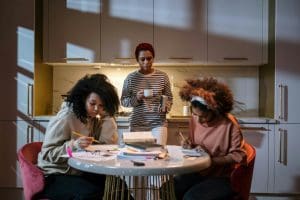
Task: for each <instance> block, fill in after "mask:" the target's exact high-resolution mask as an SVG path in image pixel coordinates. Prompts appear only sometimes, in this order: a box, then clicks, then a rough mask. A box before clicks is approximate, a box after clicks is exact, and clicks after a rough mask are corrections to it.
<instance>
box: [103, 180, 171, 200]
mask: <svg viewBox="0 0 300 200" xmlns="http://www.w3.org/2000/svg"><path fill="white" fill-rule="evenodd" d="M103 199H104V200H119V199H120V200H131V199H136V200H175V199H176V198H175V191H174V180H173V176H172V175H157V176H122V177H119V176H111V175H107V176H106V182H105V191H104V196H103Z"/></svg>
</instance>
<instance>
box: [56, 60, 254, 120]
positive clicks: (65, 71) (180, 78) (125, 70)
mask: <svg viewBox="0 0 300 200" xmlns="http://www.w3.org/2000/svg"><path fill="white" fill-rule="evenodd" d="M137 68H138V67H137V66H132V67H128V66H126V67H124V66H113V67H111V66H102V67H99V66H82V65H81V66H80V65H79V66H76V65H69V64H68V65H55V66H54V67H53V111H54V113H55V112H57V111H58V110H59V106H60V104H61V102H62V97H61V95H62V94H65V93H67V91H68V90H69V89H70V88H71V87H72V86H73V85H74V84H75V82H76V81H77V80H78V79H80V78H81V77H82V76H84V75H85V74H87V73H89V74H91V73H104V74H106V75H108V77H109V79H110V80H111V81H112V83H113V84H114V85H115V86H116V88H117V89H118V93H119V96H121V90H122V85H123V81H124V79H125V77H126V76H127V75H128V74H129V73H130V72H132V71H134V70H136V69H137ZM157 68H158V69H160V70H162V71H164V72H166V73H167V74H168V75H169V78H170V82H171V85H172V91H173V95H174V105H173V108H172V110H171V112H170V114H171V115H182V107H183V105H185V103H184V102H182V101H181V100H180V98H179V96H178V91H179V87H180V86H181V85H182V84H183V83H184V80H185V79H187V78H197V77H202V76H214V77H217V78H218V79H220V80H222V81H224V82H226V83H227V84H228V85H229V86H230V88H231V89H232V91H233V93H234V98H235V100H236V101H238V102H240V104H239V103H237V104H235V110H234V113H235V114H236V115H237V116H243V117H257V116H258V108H259V81H258V74H259V73H258V67H253V66H242V67H237V66H236V67H229V66H218V67H217V66H184V65H181V66H178V65H177V66H157ZM121 111H130V109H128V108H121Z"/></svg>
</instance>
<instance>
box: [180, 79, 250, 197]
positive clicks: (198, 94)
mask: <svg viewBox="0 0 300 200" xmlns="http://www.w3.org/2000/svg"><path fill="white" fill-rule="evenodd" d="M179 95H180V97H181V99H182V100H184V101H189V102H191V112H192V117H191V119H190V124H189V127H190V135H189V139H187V140H185V141H183V147H184V148H194V147H196V148H198V149H203V150H205V151H206V152H207V153H208V154H209V155H210V156H211V160H212V163H211V166H210V167H209V168H208V169H207V170H204V171H199V172H196V173H192V174H186V175H180V176H177V177H175V192H176V196H177V199H184V200H198V199H201V200H208V199H209V200H217V199H218V200H221V199H222V200H227V199H230V197H231V196H232V195H233V192H232V189H231V185H230V174H231V172H232V170H233V168H234V165H235V164H236V163H244V162H245V161H246V154H245V150H244V149H243V136H242V133H241V130H240V127H239V125H238V123H237V121H236V119H235V117H233V115H231V114H230V111H231V110H232V108H233V95H232V92H231V91H230V89H229V88H228V87H227V86H226V85H225V84H223V83H221V82H218V81H217V80H216V79H214V78H203V79H197V80H187V84H186V85H184V86H183V87H182V88H181V90H180V92H179Z"/></svg>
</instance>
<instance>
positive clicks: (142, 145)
mask: <svg viewBox="0 0 300 200" xmlns="http://www.w3.org/2000/svg"><path fill="white" fill-rule="evenodd" d="M125 145H126V146H127V148H132V149H134V150H137V151H161V150H162V149H164V146H163V145H161V144H156V143H152V142H126V143H125Z"/></svg>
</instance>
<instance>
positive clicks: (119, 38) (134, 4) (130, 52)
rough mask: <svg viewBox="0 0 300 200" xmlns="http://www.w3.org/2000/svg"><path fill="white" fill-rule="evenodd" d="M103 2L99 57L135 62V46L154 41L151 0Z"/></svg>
mask: <svg viewBox="0 0 300 200" xmlns="http://www.w3.org/2000/svg"><path fill="white" fill-rule="evenodd" d="M102 2H103V5H102V13H101V61H102V62H117V63H135V62H136V61H135V55H134V51H135V47H136V46H137V45H138V44H139V43H141V42H147V43H151V44H152V43H153V0H110V1H102Z"/></svg>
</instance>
